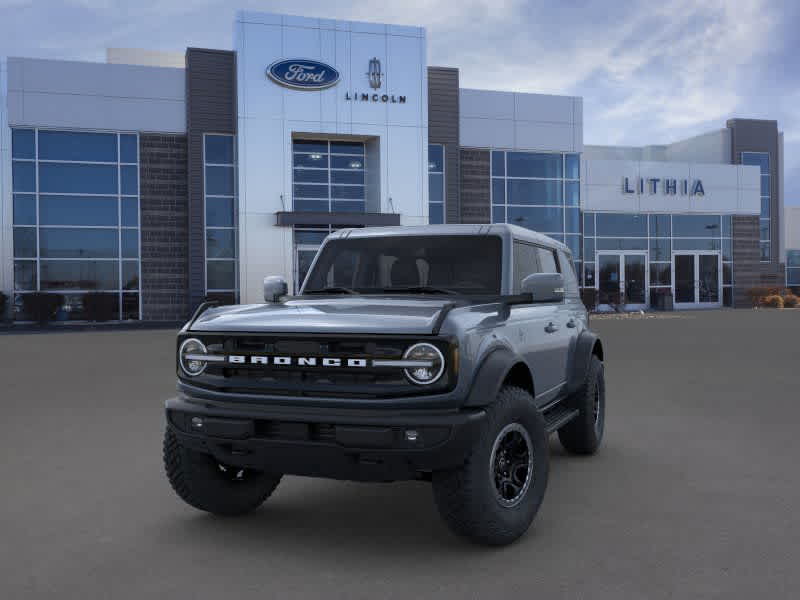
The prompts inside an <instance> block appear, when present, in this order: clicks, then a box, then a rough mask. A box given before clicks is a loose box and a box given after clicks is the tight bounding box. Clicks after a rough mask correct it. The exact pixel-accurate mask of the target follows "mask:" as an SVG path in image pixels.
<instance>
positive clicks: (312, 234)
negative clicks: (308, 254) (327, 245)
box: [294, 231, 328, 246]
mask: <svg viewBox="0 0 800 600" xmlns="http://www.w3.org/2000/svg"><path fill="white" fill-rule="evenodd" d="M326 237H328V232H327V231H295V232H294V243H295V244H297V245H302V244H308V245H313V246H319V245H320V244H321V243H322V242H323V241H325V238H326Z"/></svg>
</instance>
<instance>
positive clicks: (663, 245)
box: [650, 239, 672, 260]
mask: <svg viewBox="0 0 800 600" xmlns="http://www.w3.org/2000/svg"><path fill="white" fill-rule="evenodd" d="M671 257H672V244H671V243H670V240H669V239H651V240H650V260H672V258H671Z"/></svg>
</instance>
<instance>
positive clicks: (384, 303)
mask: <svg viewBox="0 0 800 600" xmlns="http://www.w3.org/2000/svg"><path fill="white" fill-rule="evenodd" d="M451 301H452V300H451V299H449V298H447V299H445V298H435V299H434V298H426V299H420V298H413V299H412V298H386V297H369V296H362V297H358V296H352V297H351V296H347V297H339V296H337V297H330V296H329V297H320V298H303V299H294V300H288V301H286V302H284V303H280V304H245V305H239V306H223V307H219V308H211V309H208V310H206V311H205V312H204V313H202V314H201V315H200V316H199V317H198V318H197V320H196V321H195V322H194V323H193V324H192V325H191V327H190V330H191V331H231V332H233V331H236V332H239V331H241V332H252V333H256V332H280V333H283V332H285V333H357V334H358V333H362V334H363V333H370V334H384V333H389V334H422V335H430V334H431V332H432V330H433V327H434V325H435V323H436V320H437V317H438V316H439V313H440V312H441V310H442V308H443V307H444V306H445V305H446V304H450V303H451Z"/></svg>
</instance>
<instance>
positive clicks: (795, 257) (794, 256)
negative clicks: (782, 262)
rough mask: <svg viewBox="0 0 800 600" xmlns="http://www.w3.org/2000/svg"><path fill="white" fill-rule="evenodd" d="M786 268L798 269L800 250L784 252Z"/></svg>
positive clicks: (799, 265)
mask: <svg viewBox="0 0 800 600" xmlns="http://www.w3.org/2000/svg"><path fill="white" fill-rule="evenodd" d="M786 266H787V267H800V250H787V251H786Z"/></svg>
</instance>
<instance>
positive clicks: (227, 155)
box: [205, 135, 233, 165]
mask: <svg viewBox="0 0 800 600" xmlns="http://www.w3.org/2000/svg"><path fill="white" fill-rule="evenodd" d="M205 161H206V163H212V164H217V165H232V164H233V136H231V135H207V136H206V156H205Z"/></svg>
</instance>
